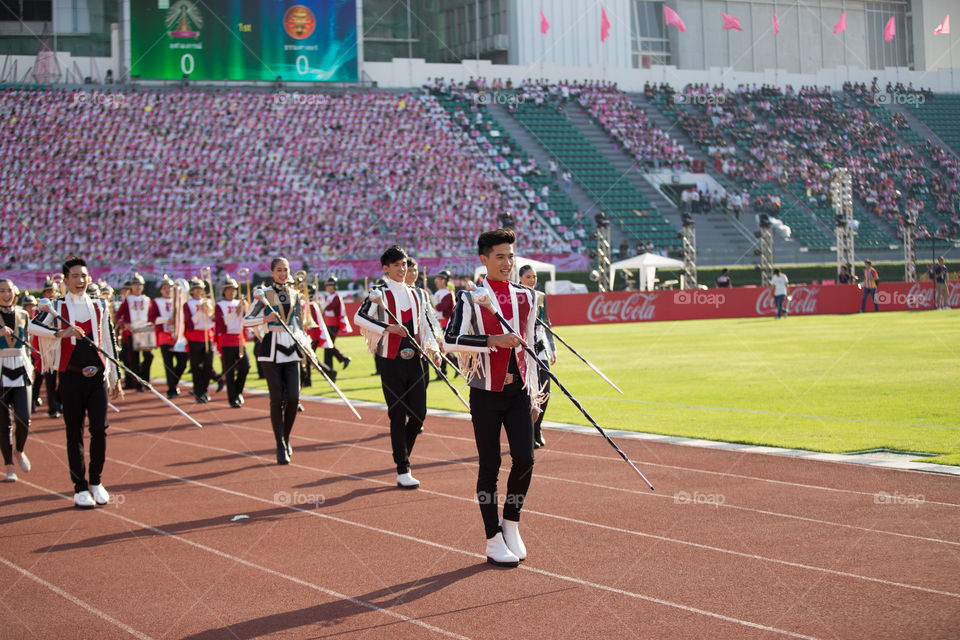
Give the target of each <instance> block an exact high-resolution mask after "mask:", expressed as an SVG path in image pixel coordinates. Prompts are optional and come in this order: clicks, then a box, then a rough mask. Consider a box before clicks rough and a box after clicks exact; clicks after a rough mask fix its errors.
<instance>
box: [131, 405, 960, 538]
mask: <svg viewBox="0 0 960 640" xmlns="http://www.w3.org/2000/svg"><path fill="white" fill-rule="evenodd" d="M301 417H302V416H301ZM226 424H228V425H229V426H230V427H231V428H233V429H243V430H245V431H253V432H259V433H268V432H266V431H265V430H264V429H257V428H256V427H247V426H244V425H239V424H233V423H229V422H228V423H226ZM118 430H119V431H126V430H124V429H122V428H118ZM127 432H128V433H139V432H137V431H132V430H131V431H127ZM427 433H429V432H427V431H425V432H424V435H426V434H427ZM140 435H147V436H150V437H156V436H153V435H152V434H140ZM293 435H294V437H295V438H297V439H299V440H305V441H307V442H315V443H320V444H340V445H342V446H344V447H352V448H356V449H365V450H367V451H376V452H378V453H385V454H390V452H389V451H387V450H385V449H377V448H375V447H369V446H366V445H360V444H353V443H348V442H343V441H340V440H323V439H321V438H311V437H309V436H303V435H298V434H293ZM421 437H422V436H421ZM440 437H446V436H440ZM449 437H450V438H453V439H457V440H467V439H466V438H458V437H457V436H449ZM469 442H470V443H471V444H472V443H473V440H472V439H470V440H469ZM217 450H218V451H224V452H226V451H229V450H228V449H217ZM418 457H419V458H420V459H422V460H432V461H440V462H449V463H450V464H452V465H453V464H456V465H464V466H470V465H471V464H472V463H466V462H459V461H451V460H447V459H445V458H433V457H430V456H418ZM610 459H611V460H619V458H610ZM322 471H324V472H326V473H330V474H332V475H342V476H344V477H351V478H354V477H355V478H357V479H365V478H362V477H361V476H350V475H349V474H346V475H345V474H338V473H336V472H332V471H327V470H326V469H323V470H322ZM536 477H537V478H542V479H545V480H553V481H556V482H567V483H571V484H576V485H580V486H586V487H595V488H599V489H607V490H610V491H619V492H623V493H630V494H634V495H638V496H644V497H645V498H659V499H665V500H673V499H674V497H673V496H668V495H664V494H659V493H651V492H649V491H639V490H636V489H626V488H623V487H613V486H610V485H603V484H597V483H593V482H584V481H582V480H573V479H569V478H560V477H557V476H548V475H544V474H540V473H538V474H537V476H536ZM439 495H442V494H439ZM868 495H870V496H871V497H876V495H877V494H868ZM924 504H928V503H927V501H924ZM932 504H942V503H932ZM718 506H720V507H722V508H725V509H735V510H738V511H747V512H750V513H758V514H762V515H768V516H772V517H778V518H786V519H790V520H799V521H803V522H811V523H814V524H823V525H828V526H834V527H840V528H844V529H852V530H855V531H866V532H869V533H876V534H881V535H890V536H895V537H900V538H907V539H911V540H922V541H924V542H934V543H938V544H947V545H953V546H960V542H957V541H953V540H944V539H942V538H931V537H927V536H918V535H914V534H910V533H901V532H898V531H889V530H887V529H873V528H870V527H861V526H857V525H852V524H846V523H843V522H834V521H831V520H820V519H818V518H810V517H806V516H799V515H794V514H790V513H780V512H777V511H768V510H766V509H756V508H753V507H744V506H739V505H733V504H729V503H727V502H724V503H723V504H721V505H718ZM527 512H528V513H532V511H529V510H528V511H527ZM545 515H549V514H545Z"/></svg>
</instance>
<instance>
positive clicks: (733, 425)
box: [188, 311, 960, 465]
mask: <svg viewBox="0 0 960 640" xmlns="http://www.w3.org/2000/svg"><path fill="white" fill-rule="evenodd" d="M957 313H958V312H955V311H927V312H890V313H880V314H873V313H868V314H857V315H846V316H797V317H791V318H788V319H786V320H779V321H777V320H774V319H772V318H750V319H734V320H690V321H683V322H647V323H634V324H609V325H596V326H575V327H558V329H557V330H558V331H560V334H561V335H562V336H563V337H564V338H565V339H566V340H567V341H568V342H569V343H570V344H572V345H573V346H574V347H575V348H577V349H578V350H579V351H580V353H582V354H583V355H584V356H585V357H587V358H588V359H589V360H591V361H592V362H593V363H594V364H595V365H597V366H598V367H599V368H600V369H601V370H603V371H604V373H606V374H607V375H608V376H609V377H610V378H611V379H612V380H613V381H614V382H616V383H617V384H618V385H619V386H620V387H621V388H622V389H623V391H624V395H622V396H620V395H619V394H617V393H616V391H614V390H613V389H611V388H610V387H609V386H607V384H606V383H604V382H603V381H602V380H601V379H600V378H599V377H598V376H597V375H596V374H594V373H593V372H592V371H590V370H589V369H588V368H587V367H586V366H585V365H583V364H582V363H581V362H580V361H579V360H577V359H576V358H575V357H574V356H573V355H572V354H570V353H569V352H568V351H566V350H565V348H564V347H563V346H561V345H559V344H558V347H559V356H560V359H559V361H558V362H557V365H556V367H555V368H554V372H555V373H556V374H557V376H558V377H559V379H560V380H561V381H562V382H563V383H564V385H565V386H566V387H567V388H568V389H570V391H571V392H572V393H573V394H574V395H575V396H576V397H577V398H578V399H579V400H580V401H581V403H582V404H583V406H584V408H586V409H587V411H588V412H590V414H591V415H592V416H593V417H594V419H596V420H597V422H599V423H600V425H601V426H603V427H605V428H612V429H630V430H636V431H646V432H650V433H661V434H670V435H678V436H687V437H694V438H706V439H710V440H724V441H729V442H742V443H750V444H762V445H770V446H777V447H790V448H800V449H811V450H816V451H826V452H834V453H838V452H846V451H859V450H864V449H873V448H889V449H898V450H904V451H914V452H929V453H936V454H938V456H937V457H936V458H928V459H926V461H928V462H940V463H945V464H954V465H960V401H958V393H957V388H956V381H955V375H956V372H957V371H960V316H958V315H957ZM337 344H338V346H340V348H341V350H342V351H343V352H344V353H346V354H347V355H349V356H351V357H353V363H352V364H351V365H350V368H349V369H347V370H346V371H345V372H342V373H341V374H340V377H339V378H338V380H337V383H338V385H339V386H340V388H341V389H342V390H343V391H344V393H346V394H347V395H348V396H349V397H350V398H356V399H361V400H371V401H375V402H383V394H382V391H381V389H380V380H379V378H378V377H376V376H374V375H371V373H372V372H373V356H371V355H369V354H367V353H366V352H365V350H364V343H363V341H362V340H361V339H360V338H342V339H340V340H338V341H337ZM218 370H219V365H218ZM188 375H189V374H188ZM455 384H456V385H457V386H458V388H460V389H461V393H462V394H463V395H464V397H467V391H466V385H464V384H463V381H462V380H460V379H458V380H456V381H455ZM248 386H252V387H258V388H265V384H264V383H263V381H261V380H258V379H257V377H256V373H255V372H251V376H250V380H249V383H248ZM304 392H305V393H315V394H319V395H325V396H333V395H334V394H333V392H332V391H327V387H326V385H325V384H324V383H322V381H321V382H318V381H317V378H316V376H315V377H314V385H313V387H311V388H309V389H304ZM427 401H428V406H429V407H431V408H438V409H449V410H455V411H456V410H463V406H462V405H461V404H460V403H459V402H458V401H457V399H456V397H455V396H454V395H453V394H452V393H451V392H450V390H449V389H448V388H447V387H446V385H444V384H443V383H442V382H437V383H431V384H430V387H429V391H428V398H427ZM546 419H547V420H548V421H549V420H553V421H557V422H568V423H573V424H582V425H586V424H588V423H587V421H586V420H585V419H584V418H583V416H582V415H581V414H580V412H579V411H578V410H577V409H576V407H574V406H573V404H572V403H571V402H570V401H569V400H567V398H566V397H564V396H563V395H562V393H560V391H559V390H555V393H554V394H553V395H552V397H551V399H550V404H549V406H548V408H547V415H546ZM428 420H429V418H428ZM548 446H549V442H548Z"/></svg>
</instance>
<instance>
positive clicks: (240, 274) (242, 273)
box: [237, 267, 253, 307]
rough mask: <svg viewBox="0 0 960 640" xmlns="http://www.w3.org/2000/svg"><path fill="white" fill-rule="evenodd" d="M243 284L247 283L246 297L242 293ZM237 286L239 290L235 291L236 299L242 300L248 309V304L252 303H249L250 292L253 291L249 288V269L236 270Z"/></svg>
mask: <svg viewBox="0 0 960 640" xmlns="http://www.w3.org/2000/svg"><path fill="white" fill-rule="evenodd" d="M244 282H246V283H247V293H246V295H244V293H243V283H244ZM237 284H238V285H239V290H238V291H237V297H238V298H243V299H244V300H246V302H247V306H248V307H249V306H250V304H251V303H252V301H251V299H250V296H251V292H252V291H253V290H252V289H251V288H250V287H251V282H250V269H249V268H247V267H240V268H238V269H237Z"/></svg>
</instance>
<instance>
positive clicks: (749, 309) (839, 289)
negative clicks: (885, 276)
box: [347, 282, 960, 326]
mask: <svg viewBox="0 0 960 640" xmlns="http://www.w3.org/2000/svg"><path fill="white" fill-rule="evenodd" d="M862 298H863V291H862V289H860V288H859V287H858V286H856V285H826V286H821V285H803V286H797V287H791V288H790V299H789V300H788V301H787V312H788V313H790V314H792V315H815V314H819V313H856V312H857V311H859V310H860V301H861V299H862ZM933 302H934V286H933V283H932V282H890V283H882V284H881V285H880V289H879V290H878V291H877V303H878V304H879V305H880V311H909V310H920V309H933ZM947 304H948V305H949V306H950V307H951V308H953V309H956V308H957V307H960V282H950V283H948V294H947ZM359 306H360V305H359V303H347V312H348V313H349V314H350V317H351V318H352V317H353V314H354V313H356V310H357V308H358V307H359ZM548 306H549V310H550V320H551V322H552V323H553V324H555V325H557V326H562V325H570V324H596V323H609V322H644V321H654V320H698V319H708V318H750V317H759V316H775V315H776V314H777V306H776V304H775V302H774V299H773V291H772V289H770V288H769V287H764V288H761V287H737V288H732V289H698V290H686V291H651V292H631V291H615V292H613V293H573V294H568V295H556V296H550V297H549V298H548ZM867 311H871V312H872V311H873V300H872V299H868V300H867Z"/></svg>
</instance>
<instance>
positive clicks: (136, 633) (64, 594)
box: [0, 480, 152, 640]
mask: <svg viewBox="0 0 960 640" xmlns="http://www.w3.org/2000/svg"><path fill="white" fill-rule="evenodd" d="M21 482H23V480H21ZM24 484H27V485H29V486H31V487H35V488H37V489H40V490H42V491H45V489H43V487H38V486H37V485H35V484H32V483H30V482H24ZM56 495H59V496H60V497H61V498H66V499H68V500H72V499H73V498H67V496H64V495H61V494H59V493H58V494H56ZM0 562H2V563H3V564H4V565H6V566H7V567H10V568H11V569H13V570H14V571H16V572H17V573H19V574H20V575H22V576H24V577H25V578H29V579H30V580H33V581H34V582H36V583H37V584H39V585H41V586H44V587H46V588H47V589H49V590H50V591H53V592H54V593H55V594H57V595H58V596H60V597H61V598H64V599H65V600H69V601H70V602H72V603H73V604H75V605H77V606H78V607H80V608H81V609H86V610H87V611H89V612H90V613H92V614H93V615H95V616H97V617H98V618H100V619H101V620H105V621H106V622H109V623H110V624H112V625H113V626H115V627H117V628H118V629H122V630H123V631H126V632H127V633H129V634H130V635H131V636H133V637H134V638H140V640H152V638H151V637H150V636H148V635H145V634H143V633H140V632H139V631H137V630H136V629H134V628H133V627H131V626H130V625H128V624H124V623H123V622H120V621H119V620H117V619H116V618H114V617H112V616H111V615H109V614H106V613H104V612H103V611H100V609H97V608H96V607H94V606H93V605H91V604H89V603H87V602H84V601H83V600H81V599H80V598H78V597H76V596H75V595H73V594H72V593H69V592H67V591H64V590H63V589H61V588H60V587H58V586H57V585H55V584H52V583H50V582H47V581H46V580H44V579H43V578H41V577H40V576H38V575H35V574H33V573H30V572H29V571H27V570H26V569H24V568H23V567H21V566H19V565H17V564H14V563H12V562H10V561H9V560H7V559H6V558H3V557H0Z"/></svg>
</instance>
